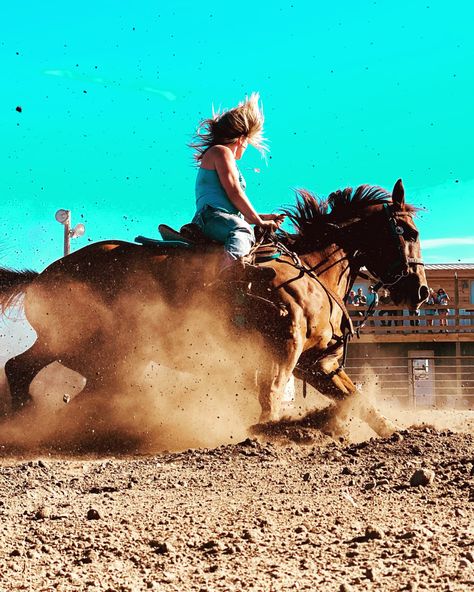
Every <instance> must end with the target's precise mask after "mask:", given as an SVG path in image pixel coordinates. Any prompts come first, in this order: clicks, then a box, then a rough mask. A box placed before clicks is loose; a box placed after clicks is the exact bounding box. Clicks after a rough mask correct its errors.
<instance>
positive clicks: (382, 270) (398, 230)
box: [359, 179, 429, 310]
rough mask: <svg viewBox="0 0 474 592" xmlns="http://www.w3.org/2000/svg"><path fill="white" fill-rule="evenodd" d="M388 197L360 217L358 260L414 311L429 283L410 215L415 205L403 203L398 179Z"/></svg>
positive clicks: (399, 301) (403, 194)
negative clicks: (361, 231)
mask: <svg viewBox="0 0 474 592" xmlns="http://www.w3.org/2000/svg"><path fill="white" fill-rule="evenodd" d="M391 197H392V198H391V200H390V201H389V200H386V201H384V202H382V203H380V202H379V203H377V204H376V203H374V205H372V206H370V205H369V207H368V208H367V209H368V210H369V211H368V215H367V217H366V219H365V220H361V228H363V237H362V241H363V243H364V244H363V247H362V249H361V251H360V255H359V261H360V263H361V264H363V265H364V266H365V267H366V268H367V270H368V271H369V272H370V273H371V274H372V275H373V276H374V277H375V278H377V280H378V281H379V285H380V287H381V286H383V287H385V288H388V290H389V291H390V295H391V298H392V300H393V302H394V303H395V304H406V305H407V306H408V307H409V308H411V309H413V310H415V309H416V308H418V307H419V306H420V305H421V304H422V303H423V302H424V301H425V300H426V299H427V298H428V293H429V290H428V286H427V281H426V276H425V270H424V264H423V260H422V259H421V247H420V240H419V233H418V230H417V228H416V225H415V222H414V220H413V216H414V214H415V212H416V208H414V207H413V206H410V205H408V204H406V203H405V189H404V187H403V183H402V180H401V179H399V180H398V181H397V182H396V183H395V186H394V188H393V191H392V196H391Z"/></svg>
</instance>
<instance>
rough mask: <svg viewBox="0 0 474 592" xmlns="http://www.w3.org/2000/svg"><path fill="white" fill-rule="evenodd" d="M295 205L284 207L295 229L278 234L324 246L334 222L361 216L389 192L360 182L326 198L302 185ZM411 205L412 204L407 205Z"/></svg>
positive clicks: (387, 200) (388, 198)
mask: <svg viewBox="0 0 474 592" xmlns="http://www.w3.org/2000/svg"><path fill="white" fill-rule="evenodd" d="M296 193H297V199H296V205H294V206H290V207H288V208H285V209H283V212H284V213H285V214H286V215H287V217H288V220H289V221H290V222H291V223H292V224H293V226H294V228H295V230H296V233H295V234H288V233H282V236H281V238H282V239H283V240H285V239H286V240H287V241H289V242H291V243H293V244H295V243H296V242H298V243H300V246H304V245H303V244H301V243H304V244H307V245H308V246H310V243H311V245H314V244H315V243H317V244H319V245H321V246H324V245H323V243H329V242H330V238H331V235H332V234H333V233H332V232H328V231H330V229H331V225H333V226H332V228H334V225H337V224H339V223H341V222H348V221H350V220H352V219H355V218H360V217H363V216H364V210H365V209H366V208H367V207H368V206H372V205H378V204H385V203H391V201H392V195H391V193H389V192H388V191H387V190H385V189H382V187H378V186H377V185H360V186H359V187H357V189H355V190H353V189H352V187H346V188H345V189H339V190H337V191H334V192H333V193H331V194H330V195H329V197H328V198H326V199H322V198H318V197H317V196H316V195H314V194H313V193H311V192H310V191H307V190H305V189H299V190H297V192H296ZM406 208H407V209H411V206H406Z"/></svg>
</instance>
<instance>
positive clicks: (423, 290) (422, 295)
mask: <svg viewBox="0 0 474 592" xmlns="http://www.w3.org/2000/svg"><path fill="white" fill-rule="evenodd" d="M429 293H430V291H429V289H428V286H420V288H419V290H418V299H419V301H420V302H424V301H425V300H426V299H427V298H428V296H429Z"/></svg>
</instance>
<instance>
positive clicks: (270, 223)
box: [258, 220, 281, 232]
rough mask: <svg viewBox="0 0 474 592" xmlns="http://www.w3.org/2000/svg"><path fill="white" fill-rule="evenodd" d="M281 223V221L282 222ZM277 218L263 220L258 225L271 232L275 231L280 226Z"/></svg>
mask: <svg viewBox="0 0 474 592" xmlns="http://www.w3.org/2000/svg"><path fill="white" fill-rule="evenodd" d="M280 224H281V222H280ZM280 224H278V223H277V222H275V220H262V221H261V222H260V224H259V225H258V226H259V227H260V228H261V229H262V230H269V231H270V232H274V231H275V230H277V228H278V227H279V226H280Z"/></svg>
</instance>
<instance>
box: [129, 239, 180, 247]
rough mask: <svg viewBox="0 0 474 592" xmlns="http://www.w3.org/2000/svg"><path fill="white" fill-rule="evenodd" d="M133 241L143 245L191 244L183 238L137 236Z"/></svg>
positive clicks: (168, 245) (177, 245)
mask: <svg viewBox="0 0 474 592" xmlns="http://www.w3.org/2000/svg"><path fill="white" fill-rule="evenodd" d="M135 242H136V243H139V244H141V245H143V246H144V247H171V248H178V247H180V248H182V247H185V248H189V247H190V246H191V245H190V244H189V243H187V242H185V241H183V240H156V239H154V238H147V237H146V236H137V237H136V238H135Z"/></svg>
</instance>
